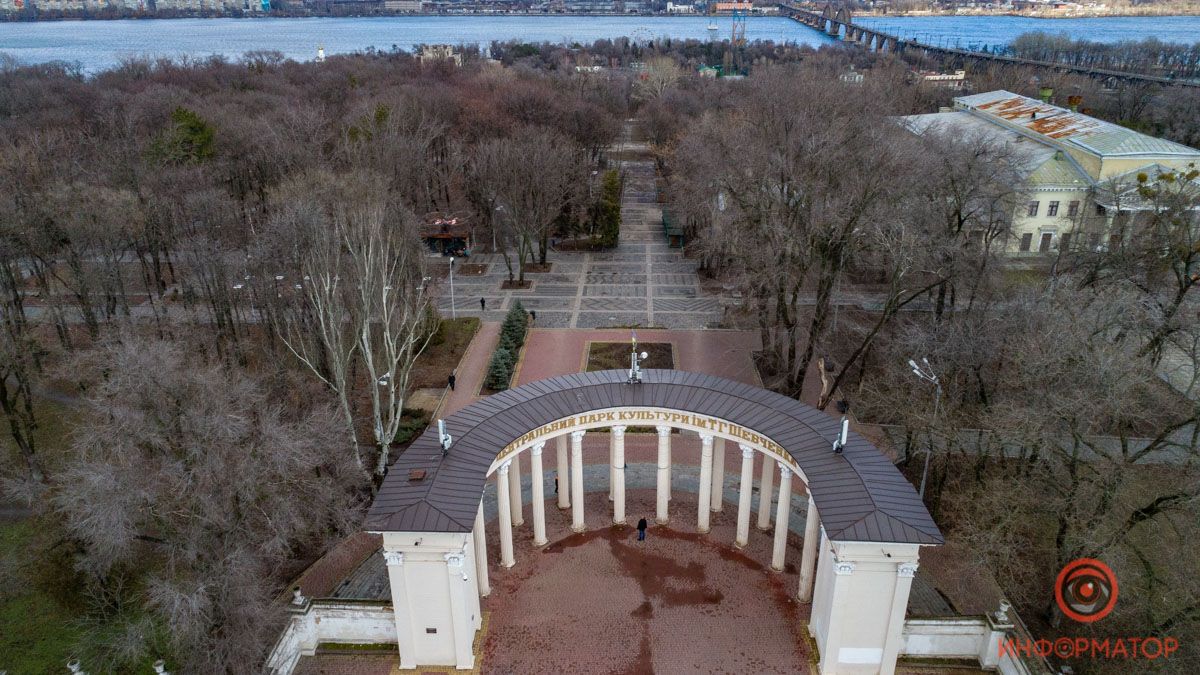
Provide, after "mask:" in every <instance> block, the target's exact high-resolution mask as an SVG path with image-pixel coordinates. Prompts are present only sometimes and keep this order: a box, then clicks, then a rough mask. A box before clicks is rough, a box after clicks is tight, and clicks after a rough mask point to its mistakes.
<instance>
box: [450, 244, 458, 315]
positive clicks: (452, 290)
mask: <svg viewBox="0 0 1200 675" xmlns="http://www.w3.org/2000/svg"><path fill="white" fill-rule="evenodd" d="M450 318H451V319H457V318H458V313H457V312H456V311H455V310H454V256H450Z"/></svg>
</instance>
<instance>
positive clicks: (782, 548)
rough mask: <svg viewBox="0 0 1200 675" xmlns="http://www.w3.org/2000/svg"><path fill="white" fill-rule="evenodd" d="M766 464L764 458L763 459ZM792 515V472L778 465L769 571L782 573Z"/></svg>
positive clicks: (781, 463)
mask: <svg viewBox="0 0 1200 675" xmlns="http://www.w3.org/2000/svg"><path fill="white" fill-rule="evenodd" d="M763 461H764V462H766V461H767V460H766V458H765V457H764V458H763ZM791 513H792V471H791V469H789V468H787V467H786V466H784V465H783V462H780V463H779V504H778V505H777V506H776V507H775V547H774V548H773V549H772V551H771V569H773V570H775V571H776V572H782V571H783V563H784V559H785V558H786V557H787V535H788V517H789V516H790V515H791Z"/></svg>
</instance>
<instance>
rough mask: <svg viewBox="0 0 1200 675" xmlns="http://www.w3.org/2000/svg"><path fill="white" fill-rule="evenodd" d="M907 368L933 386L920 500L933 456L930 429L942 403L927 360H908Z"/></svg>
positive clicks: (940, 386)
mask: <svg viewBox="0 0 1200 675" xmlns="http://www.w3.org/2000/svg"><path fill="white" fill-rule="evenodd" d="M908 366H909V367H910V368H912V371H913V375H916V376H917V377H919V378H921V379H922V380H925V381H926V382H929V383H930V384H932V385H933V386H934V395H933V421H932V422H931V423H930V427H931V429H930V431H929V446H928V448H926V450H925V468H923V469H922V470H921V489H920V490H919V491H918V492H917V494H919V495H921V499H924V498H925V481H926V480H927V479H928V478H929V458H930V456H931V455H933V430H932V427H935V426H937V418H938V408H939V407H940V405H941V402H942V383H941V382H940V381H939V380H938V376H937V374H936V373H934V372H933V367H932V366H930V365H929V359H927V358H924V357H922V358H921V363H920V364H918V363H917V362H916V361H914V360H912V359H909V360H908Z"/></svg>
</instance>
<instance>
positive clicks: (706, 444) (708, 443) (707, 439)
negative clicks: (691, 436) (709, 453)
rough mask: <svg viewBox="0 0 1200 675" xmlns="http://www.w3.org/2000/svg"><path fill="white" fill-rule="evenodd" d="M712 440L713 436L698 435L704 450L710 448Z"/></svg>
mask: <svg viewBox="0 0 1200 675" xmlns="http://www.w3.org/2000/svg"><path fill="white" fill-rule="evenodd" d="M713 438H714V436H713V435H712V434H705V433H701V434H700V442H701V443H703V444H704V447H706V448H711V447H712V444H713Z"/></svg>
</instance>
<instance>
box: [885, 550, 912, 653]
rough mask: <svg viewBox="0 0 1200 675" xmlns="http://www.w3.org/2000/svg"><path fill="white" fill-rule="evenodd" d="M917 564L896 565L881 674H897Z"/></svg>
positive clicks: (903, 563) (904, 563)
mask: <svg viewBox="0 0 1200 675" xmlns="http://www.w3.org/2000/svg"><path fill="white" fill-rule="evenodd" d="M918 565H919V563H917V562H915V561H914V562H902V563H900V564H899V565H896V588H895V590H894V591H893V592H892V607H891V614H890V619H889V620H888V626H889V627H891V628H890V630H888V632H887V636H886V637H884V639H883V663H882V665H883V668H881V669H880V671H879V672H880V673H881V674H884V675H892V673H895V672H896V659H897V658H898V657H899V656H900V641H901V634H902V633H903V628H904V614H905V611H906V610H907V609H908V594H909V591H911V590H912V582H913V577H915V576H916V575H917V567H918Z"/></svg>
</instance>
